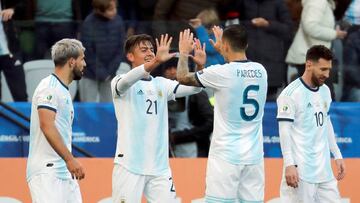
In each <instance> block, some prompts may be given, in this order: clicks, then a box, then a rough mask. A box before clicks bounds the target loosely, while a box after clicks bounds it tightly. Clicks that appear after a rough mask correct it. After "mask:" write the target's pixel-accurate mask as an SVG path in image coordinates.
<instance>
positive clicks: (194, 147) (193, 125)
mask: <svg viewBox="0 0 360 203" xmlns="http://www.w3.org/2000/svg"><path fill="white" fill-rule="evenodd" d="M176 66H177V58H173V59H171V60H170V61H168V62H166V63H165V64H164V66H163V67H164V69H163V75H164V77H165V78H168V79H172V80H175V79H176ZM168 108H169V128H170V129H169V131H170V133H169V136H170V137H169V140H170V144H171V146H172V147H173V150H174V154H175V156H176V157H207V156H208V153H209V146H210V134H211V132H212V130H213V109H212V107H211V105H210V103H209V98H208V96H207V94H206V93H205V92H204V91H202V92H200V93H198V94H194V95H191V96H187V97H183V98H177V99H176V101H170V102H169V104H168Z"/></svg>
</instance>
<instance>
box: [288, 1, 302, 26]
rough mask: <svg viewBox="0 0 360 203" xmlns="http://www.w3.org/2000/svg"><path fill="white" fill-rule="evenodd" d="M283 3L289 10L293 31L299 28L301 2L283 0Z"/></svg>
mask: <svg viewBox="0 0 360 203" xmlns="http://www.w3.org/2000/svg"><path fill="white" fill-rule="evenodd" d="M285 3H286V5H287V7H288V9H289V12H290V17H291V20H292V21H293V23H294V26H293V28H294V30H295V31H296V30H297V29H298V28H299V24H300V19H301V11H302V5H301V0H285Z"/></svg>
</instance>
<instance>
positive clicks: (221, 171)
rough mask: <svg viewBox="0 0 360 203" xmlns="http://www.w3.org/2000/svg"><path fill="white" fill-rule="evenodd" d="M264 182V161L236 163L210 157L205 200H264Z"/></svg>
mask: <svg viewBox="0 0 360 203" xmlns="http://www.w3.org/2000/svg"><path fill="white" fill-rule="evenodd" d="M264 182H265V178H264V162H261V163H260V164H254V165H234V164H230V163H228V162H226V161H224V160H222V159H219V158H216V157H211V158H210V157H209V159H208V164H207V171H206V192H205V193H206V198H205V202H207V203H212V202H214V203H215V202H216V203H219V202H227V203H228V202H247V201H248V202H263V201H264V185H265V183H264Z"/></svg>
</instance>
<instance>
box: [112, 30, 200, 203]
mask: <svg viewBox="0 0 360 203" xmlns="http://www.w3.org/2000/svg"><path fill="white" fill-rule="evenodd" d="M171 41H172V38H171V37H169V36H168V35H167V34H166V35H161V38H160V41H159V40H158V39H156V46H157V52H156V55H155V54H154V43H153V40H152V38H151V37H150V36H149V35H145V34H141V35H133V36H131V37H129V38H128V39H127V40H126V42H125V50H124V51H125V54H126V57H127V59H128V60H129V61H130V63H131V66H132V69H131V70H130V71H129V72H128V73H126V74H124V75H118V76H116V77H115V78H114V79H113V80H112V82H111V89H112V94H113V102H114V106H115V113H116V118H117V121H118V140H117V147H116V154H115V160H114V162H115V165H114V170H113V182H112V197H113V201H114V202H116V203H119V202H134V203H137V202H141V197H142V194H143V193H144V194H145V197H146V198H147V200H148V202H158V203H171V202H173V201H175V196H176V194H175V188H174V185H173V181H172V176H171V171H170V167H169V157H168V156H169V153H168V152H169V145H168V142H169V137H168V136H169V135H168V129H169V128H168V107H167V103H168V100H174V99H175V97H184V96H187V95H190V94H194V93H198V92H200V91H201V88H194V87H188V86H183V85H179V83H178V82H177V81H173V80H169V79H165V78H163V77H155V78H153V77H152V76H150V75H149V73H150V72H151V71H152V70H154V69H155V68H156V67H158V66H159V65H160V64H161V63H163V62H165V61H167V60H169V59H170V58H172V57H174V56H175V54H170V53H169V47H170V44H171ZM204 53H205V51H204ZM203 63H204V64H205V61H203Z"/></svg>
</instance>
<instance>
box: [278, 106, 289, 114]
mask: <svg viewBox="0 0 360 203" xmlns="http://www.w3.org/2000/svg"><path fill="white" fill-rule="evenodd" d="M291 111H292V109H291V108H290V105H288V104H283V105H282V106H280V108H279V113H280V114H282V115H290V113H291Z"/></svg>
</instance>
